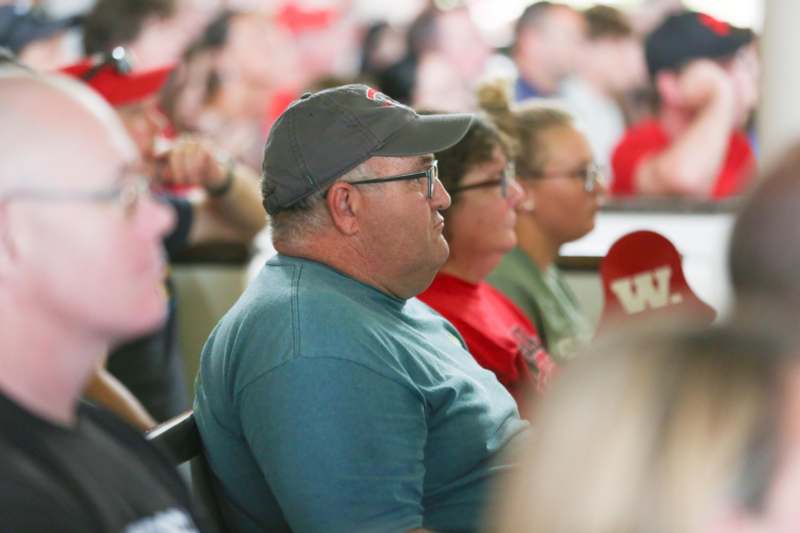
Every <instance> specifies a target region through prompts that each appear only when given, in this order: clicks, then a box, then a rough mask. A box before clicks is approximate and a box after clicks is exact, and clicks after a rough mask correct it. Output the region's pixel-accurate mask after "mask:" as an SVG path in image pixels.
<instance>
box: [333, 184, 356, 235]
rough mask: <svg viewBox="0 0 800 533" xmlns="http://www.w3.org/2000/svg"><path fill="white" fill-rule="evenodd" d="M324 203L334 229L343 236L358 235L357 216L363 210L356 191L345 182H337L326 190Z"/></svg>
mask: <svg viewBox="0 0 800 533" xmlns="http://www.w3.org/2000/svg"><path fill="white" fill-rule="evenodd" d="M326 201H327V202H328V212H329V213H330V215H331V220H333V225H334V226H335V227H336V229H337V230H339V231H340V232H341V233H343V234H345V235H355V234H356V233H358V230H359V220H358V215H359V214H360V213H361V210H362V208H363V202H362V197H361V194H360V193H359V192H358V189H357V188H356V187H355V186H353V185H351V184H349V183H347V182H346V181H337V182H336V183H334V184H333V185H331V187H330V188H329V189H328V195H327V197H326Z"/></svg>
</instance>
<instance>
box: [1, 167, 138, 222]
mask: <svg viewBox="0 0 800 533" xmlns="http://www.w3.org/2000/svg"><path fill="white" fill-rule="evenodd" d="M149 194H150V180H148V179H147V178H146V177H144V176H139V175H135V176H130V177H127V178H123V179H122V180H120V181H119V182H118V183H115V184H114V185H111V186H110V187H106V188H102V189H95V190H67V189H33V188H31V189H25V188H19V189H10V190H8V191H3V192H0V204H2V203H4V202H11V201H33V202H73V203H74V202H87V203H105V202H111V203H115V204H117V205H118V206H119V207H120V208H121V209H122V210H123V211H124V212H125V213H126V214H127V215H130V214H131V213H132V212H133V211H134V210H135V209H136V206H137V205H138V203H139V201H140V200H141V199H142V198H144V197H145V196H147V195H149Z"/></svg>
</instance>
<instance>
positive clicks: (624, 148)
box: [0, 0, 759, 199]
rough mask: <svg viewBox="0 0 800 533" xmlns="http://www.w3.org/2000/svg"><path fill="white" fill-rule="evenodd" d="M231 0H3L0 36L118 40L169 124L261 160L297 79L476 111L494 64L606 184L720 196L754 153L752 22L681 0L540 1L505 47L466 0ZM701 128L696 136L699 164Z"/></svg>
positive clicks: (43, 44)
mask: <svg viewBox="0 0 800 533" xmlns="http://www.w3.org/2000/svg"><path fill="white" fill-rule="evenodd" d="M239 4H241V5H239ZM239 4H237V3H236V2H229V1H222V0H171V1H166V0H148V1H145V2H133V1H131V2H102V1H99V2H96V3H95V5H94V7H92V8H91V10H90V11H88V12H86V13H80V12H79V13H78V14H76V16H74V17H71V18H60V19H57V20H52V19H49V18H47V14H46V13H45V11H44V10H43V9H39V8H37V7H36V6H35V4H34V6H33V7H32V8H31V6H30V4H29V3H20V2H9V1H7V0H6V2H4V5H3V7H2V8H0V9H2V11H0V29H2V28H6V31H4V32H0V46H6V47H8V48H10V49H11V50H12V51H13V52H15V53H16V54H17V55H18V56H19V57H20V59H21V60H22V61H23V62H25V63H26V64H28V65H29V66H31V67H33V68H37V69H42V70H54V69H58V68H63V67H65V66H67V65H68V64H70V63H73V62H77V61H78V60H79V58H80V57H82V56H84V55H86V56H91V55H95V54H110V53H111V52H112V50H114V48H116V47H118V46H122V47H124V48H125V49H126V51H127V53H128V57H130V58H132V60H131V62H130V64H131V68H132V69H133V70H134V71H137V72H144V71H148V70H152V69H155V68H163V67H167V68H169V69H170V70H171V72H170V76H169V81H168V82H167V83H166V85H165V86H164V87H163V88H162V89H161V91H160V95H159V102H160V110H161V112H162V113H164V114H165V115H166V117H167V118H168V119H169V121H170V123H171V125H172V127H174V128H176V129H177V130H178V131H192V132H197V133H203V134H204V135H208V136H211V137H214V139H215V141H216V142H217V143H219V144H220V146H221V147H223V148H225V149H227V150H228V151H229V152H231V153H232V154H233V155H236V156H237V157H240V158H241V159H242V161H243V162H245V163H248V164H250V165H251V166H253V167H256V168H257V166H258V165H259V164H260V163H261V161H260V157H261V147H262V145H263V142H264V140H265V139H266V135H267V132H268V131H269V128H270V125H271V124H272V122H274V120H275V118H276V117H277V116H278V115H279V114H280V113H281V112H282V111H283V110H284V109H285V108H286V107H287V106H288V105H289V103H290V102H291V101H292V100H293V99H294V98H296V97H298V96H299V95H300V94H302V93H303V92H304V91H306V90H313V89H319V88H323V87H327V86H332V85H336V84H342V83H345V82H351V81H358V82H364V83H367V84H369V85H371V86H374V87H376V88H377V89H379V90H381V91H382V92H384V93H385V94H387V95H389V96H390V97H392V98H394V99H396V100H397V101H400V102H403V103H407V104H409V105H411V106H413V107H414V108H415V109H427V108H430V109H438V110H443V111H474V110H476V109H478V101H477V98H476V96H475V95H476V89H477V87H478V86H479V84H480V83H483V82H486V81H487V80H488V81H491V80H494V79H502V80H504V81H505V82H506V83H507V84H508V85H509V90H510V91H511V93H512V98H513V100H514V101H515V102H521V101H523V100H528V99H536V100H546V101H551V102H554V103H557V105H559V106H563V107H564V109H565V110H567V111H568V112H570V113H571V114H572V115H573V117H574V119H575V120H576V123H577V125H578V127H579V128H580V129H581V130H582V131H583V132H584V134H585V135H587V137H588V140H589V142H590V145H591V148H592V153H593V156H594V162H595V163H596V164H598V165H599V166H600V167H601V168H603V169H604V170H605V172H606V173H607V175H608V178H609V185H610V187H609V191H608V192H609V194H610V196H612V197H613V196H619V197H629V196H632V195H658V196H679V197H690V198H699V199H717V198H724V197H728V196H731V195H736V194H738V193H741V192H742V191H743V190H745V189H746V188H747V185H748V179H749V177H750V175H751V174H752V171H753V168H754V153H755V152H756V149H755V143H756V139H755V136H754V134H753V131H752V124H753V111H754V107H755V103H756V100H757V91H756V88H757V80H758V62H759V60H758V54H757V49H756V42H755V35H754V34H753V32H752V31H751V30H747V29H741V28H736V27H733V26H730V25H728V24H727V23H725V22H722V21H720V20H717V19H714V18H713V17H710V16H709V15H702V16H694V15H688V14H685V13H684V14H680V10H681V5H680V2H676V1H671V0H654V1H651V2H648V3H645V4H643V5H642V6H640V7H639V8H638V11H633V12H623V11H621V10H619V9H617V8H613V7H610V6H605V5H597V6H594V7H590V8H588V9H585V10H577V9H575V8H572V7H570V6H568V5H566V4H559V3H556V2H547V1H540V2H535V3H532V4H531V5H529V6H528V7H527V8H525V9H524V11H522V12H521V13H520V15H519V17H518V18H517V19H516V20H514V21H510V22H509V23H508V24H507V26H508V27H507V34H508V35H507V38H506V41H505V44H502V45H500V46H497V45H493V44H490V42H489V36H487V35H486V34H485V33H484V32H483V31H482V30H481V28H480V26H479V25H477V24H476V17H477V16H478V14H476V10H475V9H472V8H471V5H470V3H469V2H466V3H465V5H460V4H458V3H456V4H454V5H453V6H452V7H450V8H448V9H442V8H440V7H437V6H436V5H435V4H433V3H431V4H430V5H425V4H424V3H421V5H420V6H418V9H419V12H418V14H417V15H416V16H415V17H414V18H413V19H412V20H410V21H409V22H407V23H403V24H401V23H398V22H396V21H395V20H393V19H389V18H386V19H375V18H365V17H360V16H359V10H358V9H357V7H358V6H357V5H356V4H355V3H354V2H352V1H344V0H331V1H330V2H325V3H310V4H304V3H303V2H295V1H269V2H266V1H265V2H255V3H251V4H248V3H244V2H240V3H239ZM25 6H27V7H25ZM675 13H678V14H679V16H676V17H672V16H670V15H671V14H675ZM372 16H373V17H374V14H373V15H372ZM76 36H78V37H80V40H81V43H82V45H81V46H76V45H75V42H76ZM495 40H496V39H495ZM278 51H279V52H278ZM698 138H703V139H704V140H705V142H706V143H707V145H706V147H705V148H704V151H703V155H704V156H705V157H704V158H702V159H703V161H702V162H700V163H695V160H696V159H699V158H698V157H697V154H698V152H697V148H696V147H697V142H696V140H697V139H698Z"/></svg>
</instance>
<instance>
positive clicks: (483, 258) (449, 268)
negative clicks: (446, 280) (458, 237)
mask: <svg viewBox="0 0 800 533" xmlns="http://www.w3.org/2000/svg"><path fill="white" fill-rule="evenodd" d="M470 255H471V254H460V253H458V252H457V251H455V250H453V249H452V248H451V249H450V257H448V258H447V262H446V263H445V264H444V266H442V268H441V270H440V272H444V273H446V274H450V275H451V276H455V277H457V278H459V279H462V280H464V281H468V282H469V283H473V284H478V283H480V282H481V281H483V280H484V279H486V276H488V275H489V274H490V273H491V272H492V270H494V267H496V266H497V264H498V263H500V260H501V259H502V258H503V256H502V254H481V255H479V256H475V257H470Z"/></svg>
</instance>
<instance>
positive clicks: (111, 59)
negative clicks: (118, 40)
mask: <svg viewBox="0 0 800 533" xmlns="http://www.w3.org/2000/svg"><path fill="white" fill-rule="evenodd" d="M106 67H110V68H112V69H113V70H114V72H116V73H117V74H130V73H131V71H132V70H133V64H132V62H131V57H130V54H128V51H127V50H125V48H123V47H121V46H117V47H114V49H113V50H111V51H110V52H108V53H105V54H103V57H102V59H101V60H100V62H99V63H97V64H96V65H95V66H93V67H92V68H90V69H89V70H87V71H86V72H84V73H83V75H81V79H82V80H83V81H89V80H91V79H92V78H94V77H95V76H97V75H98V74H99V73H100V71H101V70H103V69H104V68H106Z"/></svg>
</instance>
